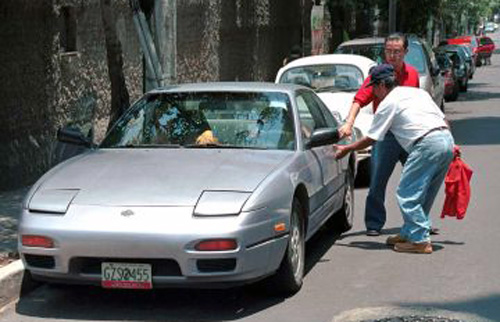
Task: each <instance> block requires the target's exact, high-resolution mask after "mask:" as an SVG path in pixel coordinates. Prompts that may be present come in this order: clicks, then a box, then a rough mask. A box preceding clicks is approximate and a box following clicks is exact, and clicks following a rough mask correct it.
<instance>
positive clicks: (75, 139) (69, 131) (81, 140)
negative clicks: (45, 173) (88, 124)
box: [57, 127, 93, 148]
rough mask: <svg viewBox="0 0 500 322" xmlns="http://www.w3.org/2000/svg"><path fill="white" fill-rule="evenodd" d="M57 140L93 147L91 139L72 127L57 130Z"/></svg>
mask: <svg viewBox="0 0 500 322" xmlns="http://www.w3.org/2000/svg"><path fill="white" fill-rule="evenodd" d="M57 140H58V141H60V142H63V143H69V144H73V145H79V146H84V147H87V148H91V147H93V143H92V139H91V138H89V137H87V136H85V135H84V134H83V133H82V132H81V131H80V130H79V129H77V128H74V127H65V128H60V129H59V130H57Z"/></svg>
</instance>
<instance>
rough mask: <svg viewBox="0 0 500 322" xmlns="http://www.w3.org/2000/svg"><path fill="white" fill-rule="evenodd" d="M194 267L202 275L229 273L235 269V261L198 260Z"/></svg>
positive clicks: (226, 259)
mask: <svg viewBox="0 0 500 322" xmlns="http://www.w3.org/2000/svg"><path fill="white" fill-rule="evenodd" d="M196 267H197V268H198V270H199V271H200V272H203V273H216V272H229V271H233V270H234V269H235V268H236V259H235V258H223V259H198V260H197V261H196Z"/></svg>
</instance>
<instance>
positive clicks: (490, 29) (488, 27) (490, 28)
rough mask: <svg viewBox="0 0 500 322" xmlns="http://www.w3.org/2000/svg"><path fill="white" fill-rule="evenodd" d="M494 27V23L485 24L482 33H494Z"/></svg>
mask: <svg viewBox="0 0 500 322" xmlns="http://www.w3.org/2000/svg"><path fill="white" fill-rule="evenodd" d="M495 27H496V26H495V23H493V22H487V23H486V25H485V27H484V32H495V31H496V28H495Z"/></svg>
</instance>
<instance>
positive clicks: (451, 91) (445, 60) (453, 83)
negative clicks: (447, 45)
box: [434, 50, 460, 102]
mask: <svg viewBox="0 0 500 322" xmlns="http://www.w3.org/2000/svg"><path fill="white" fill-rule="evenodd" d="M434 53H435V54H436V59H437V62H438V65H439V68H440V69H441V73H442V74H443V76H444V99H445V100H446V101H447V102H450V101H455V100H456V99H457V97H458V93H459V91H460V88H459V83H458V78H457V75H456V74H455V68H454V66H453V60H452V59H451V57H450V56H451V55H450V56H448V54H447V53H446V51H444V50H435V52H434Z"/></svg>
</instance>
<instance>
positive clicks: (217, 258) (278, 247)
mask: <svg viewBox="0 0 500 322" xmlns="http://www.w3.org/2000/svg"><path fill="white" fill-rule="evenodd" d="M126 210H131V211H132V212H133V214H134V215H128V216H126V217H125V216H123V215H122V214H123V213H124V211H126ZM192 213H193V208H192V207H128V208H126V207H102V206H79V205H73V206H72V207H71V208H70V209H69V211H68V212H67V213H66V214H65V215H51V214H37V213H35V214H33V213H30V212H29V211H28V210H23V216H22V220H21V223H20V227H19V235H20V236H23V235H40V236H46V237H50V238H52V239H53V240H54V244H55V246H54V248H51V249H46V248H39V247H26V246H23V245H22V244H21V241H20V242H19V251H20V254H21V257H22V259H23V261H24V263H25V265H26V267H27V269H28V270H29V271H30V272H31V273H32V275H33V276H34V277H35V278H36V279H40V280H46V281H56V282H63V283H81V284H100V283H101V271H100V263H101V262H125V263H128V262H133V263H149V264H151V265H152V269H153V278H152V281H153V287H161V286H179V287H182V286H186V287H189V286H191V287H205V286H208V287H211V286H214V287H218V286H224V285H228V286H231V285H234V284H242V283H246V282H249V281H253V280H255V279H259V278H261V277H264V276H266V275H269V274H271V273H273V272H274V271H276V270H277V268H278V267H279V264H280V262H281V259H282V258H283V256H284V253H285V250H286V246H287V240H288V234H287V232H279V233H278V232H275V231H274V227H275V225H276V224H278V223H280V222H285V223H286V225H287V226H288V220H289V219H288V215H287V212H286V211H285V212H283V211H279V212H275V211H270V210H269V209H267V208H262V209H260V210H257V211H253V212H248V213H241V214H239V215H238V216H210V217H195V216H193V215H192ZM128 214H130V212H128ZM218 238H231V239H235V240H236V241H237V244H238V247H237V248H236V249H234V250H228V251H198V250H196V249H195V245H196V244H197V243H198V242H199V241H202V240H210V239H218Z"/></svg>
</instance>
